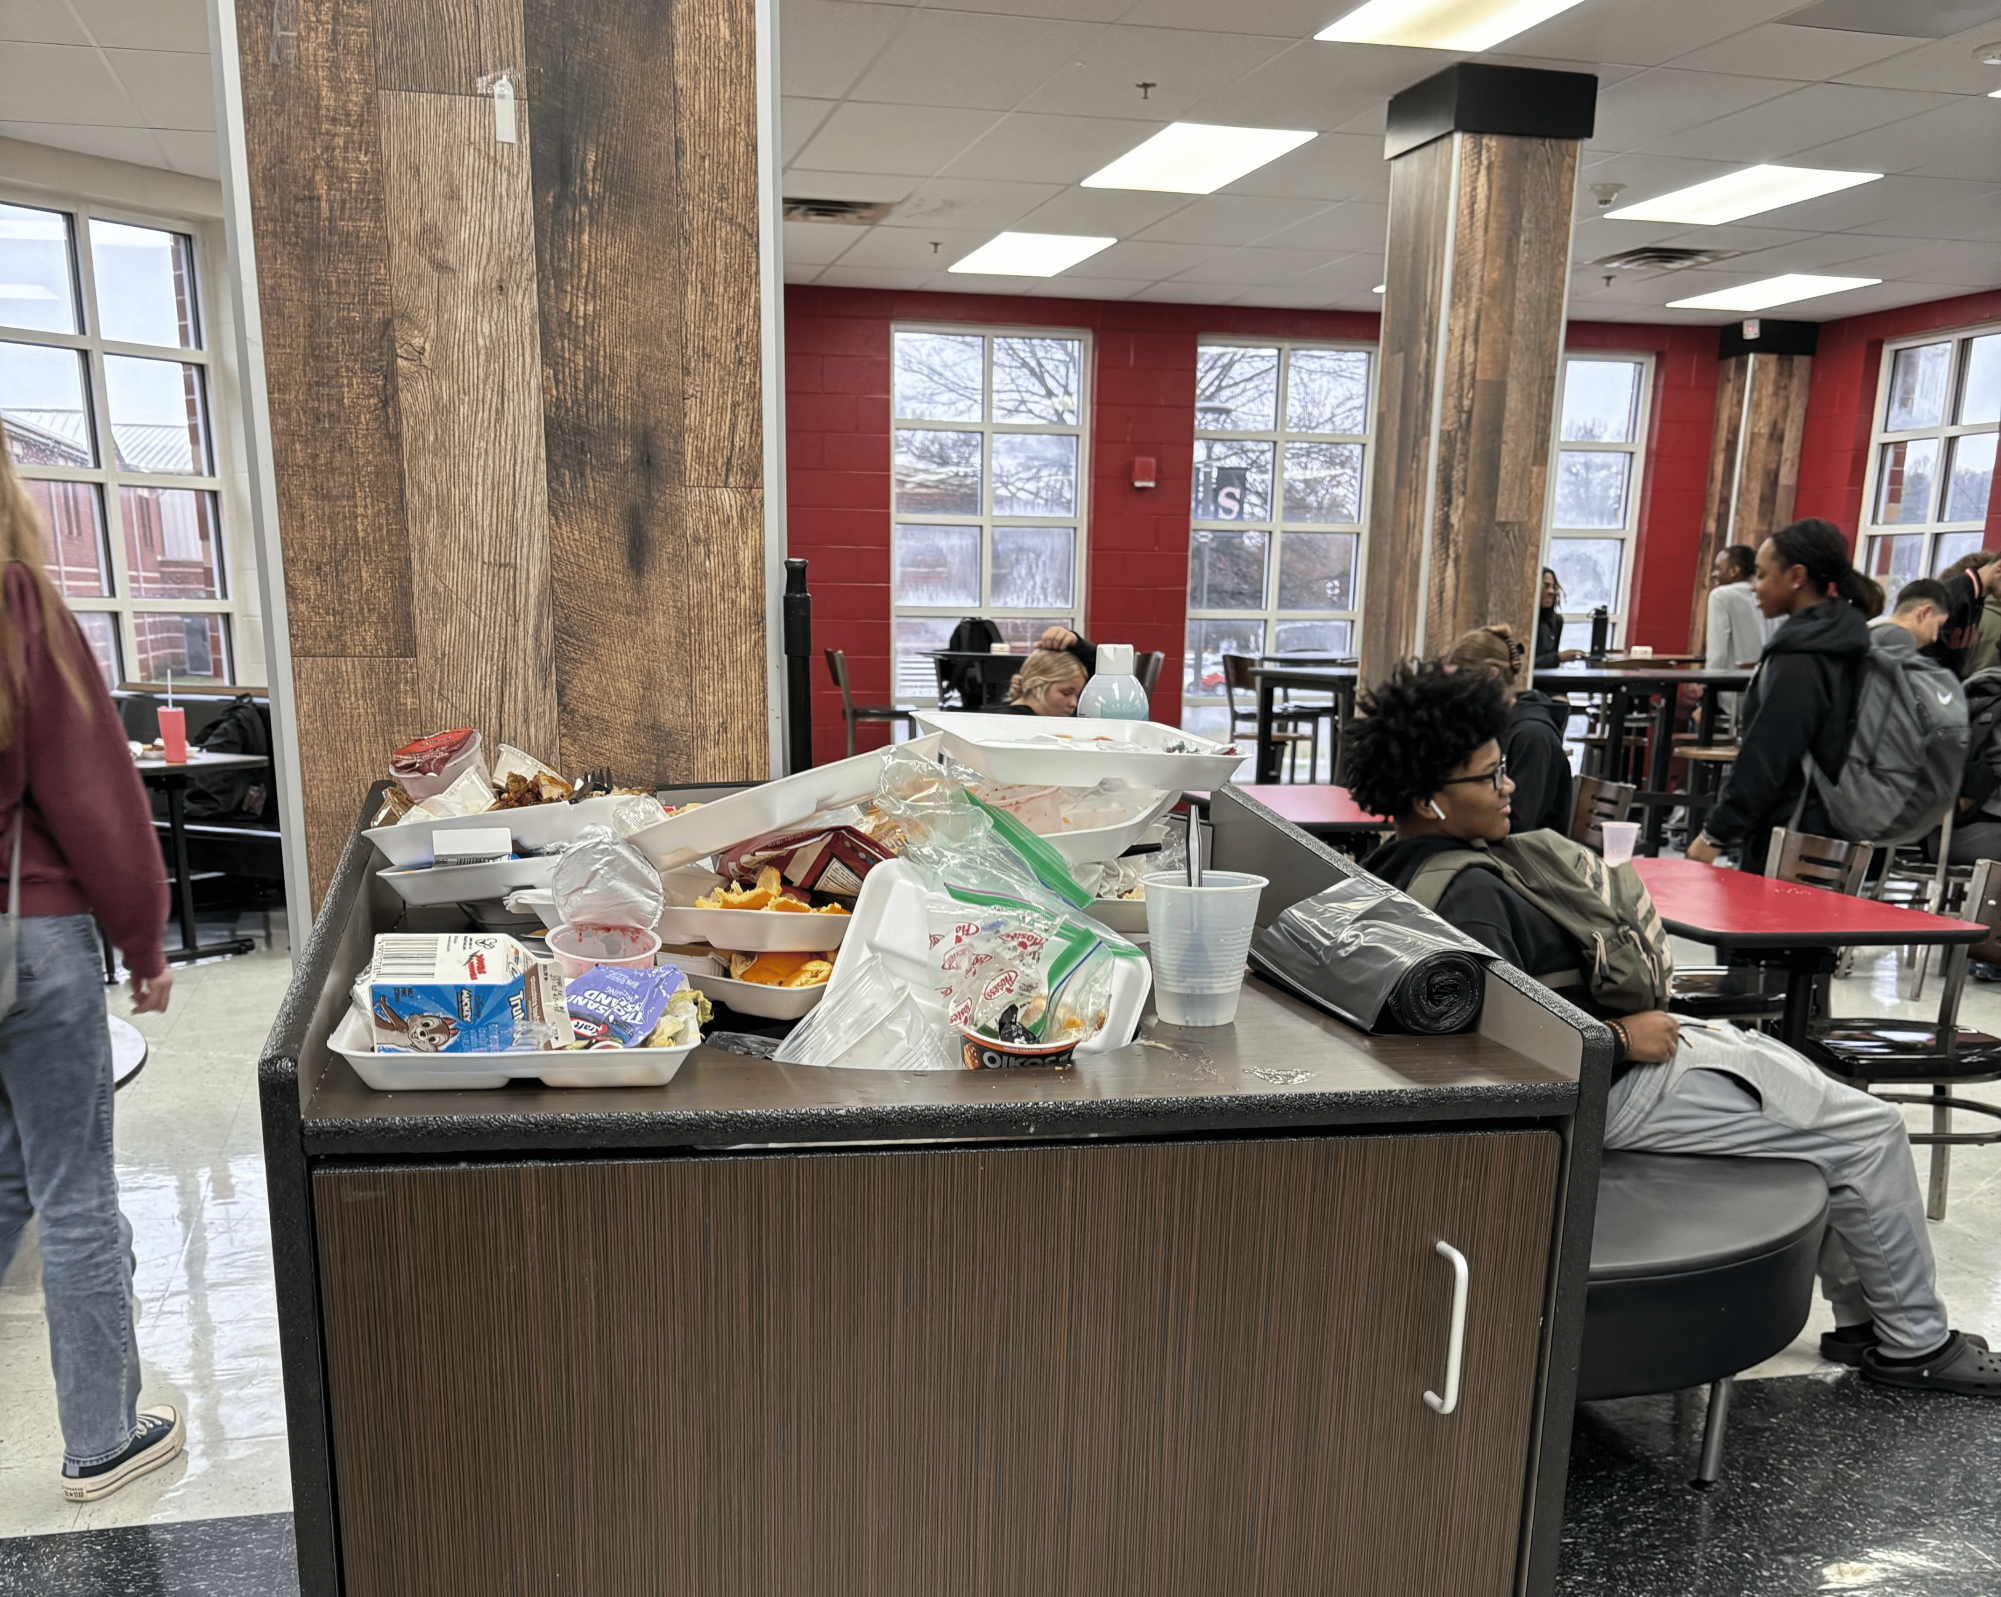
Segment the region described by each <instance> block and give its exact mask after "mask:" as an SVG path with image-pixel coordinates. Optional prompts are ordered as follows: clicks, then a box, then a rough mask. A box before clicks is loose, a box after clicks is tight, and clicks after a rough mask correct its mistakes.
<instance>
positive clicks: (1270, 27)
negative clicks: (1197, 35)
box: [1119, 0, 1342, 39]
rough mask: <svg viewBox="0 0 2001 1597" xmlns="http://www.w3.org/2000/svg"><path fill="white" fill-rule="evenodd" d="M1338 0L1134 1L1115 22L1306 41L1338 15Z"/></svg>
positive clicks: (1339, 2)
mask: <svg viewBox="0 0 2001 1597" xmlns="http://www.w3.org/2000/svg"><path fill="white" fill-rule="evenodd" d="M1341 11H1342V3H1341V0H1229V3H1228V4H1226V5H1225V4H1218V3H1217V0H1135V3H1134V4H1133V5H1131V6H1130V7H1128V8H1127V9H1126V11H1125V12H1124V13H1122V14H1121V16H1120V17H1119V21H1120V22H1122V23H1126V24H1128V25H1131V26H1135V27H1145V28H1198V29H1202V30H1204V31H1209V32H1216V33H1255V34H1260V35H1263V36H1265V37H1267V38H1274V39H1310V38H1312V37H1313V36H1314V34H1316V33H1318V32H1319V31H1320V30H1321V29H1322V28H1324V27H1326V26H1327V24H1328V22H1329V20H1331V19H1332V18H1334V17H1336V16H1339V15H1340V14H1341Z"/></svg>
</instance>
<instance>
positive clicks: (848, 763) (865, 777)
mask: <svg viewBox="0 0 2001 1597" xmlns="http://www.w3.org/2000/svg"><path fill="white" fill-rule="evenodd" d="M897 747H899V748H903V749H907V750H909V752H911V753H912V754H916V755H918V756H920V757H922V758H924V759H934V758H936V756H937V753H938V739H937V738H936V737H935V736H933V737H921V738H913V739H912V740H911V741H910V742H908V743H903V744H898V745H897ZM888 754H889V750H888V749H876V750H873V751H871V752H870V753H867V754H857V755H856V756H855V757H854V758H853V759H851V760H837V761H835V762H834V763H833V764H832V765H818V766H815V767H814V768H813V769H812V770H810V771H801V772H800V773H799V774H798V775H797V776H785V777H780V778H779V779H778V780H777V781H775V782H761V783H759V784H758V785H757V786H756V787H751V788H745V789H744V790H743V791H742V792H741V793H732V794H730V795H729V796H728V797H727V798H719V799H717V800H715V801H714V802H713V803H709V804H704V805H702V806H701V807H700V808H699V809H693V810H690V811H688V813H687V814H685V815H670V816H668V817H667V818H666V819H665V820H660V821H655V822H654V823H653V825H651V826H649V827H646V828H644V829H643V830H641V831H637V832H634V833H633V834H632V836H631V838H630V839H629V841H630V842H631V844H632V846H633V847H634V848H636V849H638V850H639V852H640V853H642V854H644V855H645V856H646V857H647V858H648V859H649V860H651V861H652V862H653V863H654V865H656V866H657V867H658V868H660V869H661V870H668V869H671V868H672V867H674V866H676V865H685V864H687V863H688V862H689V861H690V860H698V859H702V858H705V857H706V856H708V855H710V854H717V853H720V852H721V851H722V850H724V849H726V848H728V847H730V846H731V845H732V844H734V843H742V842H747V841H748V840H749V839H751V838H753V837H760V836H762V835H763V834H764V833H766V832H775V831H777V830H778V829H779V828H780V827H781V826H796V825H798V824H799V822H801V821H803V820H806V819H807V818H808V817H810V816H813V815H817V814H818V813H819V812H820V811H821V810H831V809H837V808H839V807H840V806H841V805H843V804H858V803H860V802H861V801H862V800H864V799H867V798H870V797H872V796H873V795H874V793H875V786H876V782H877V780H878V779H879V778H880V777H881V775H882V767H883V761H884V760H885V758H886V757H887V756H888ZM1231 768H1232V769H1235V765H1234V763H1233V764H1232V767H1231ZM734 946H736V947H739V948H750V947H753V946H755V947H763V946H765V945H763V944H755V945H753V944H749V943H739V944H736V945H734Z"/></svg>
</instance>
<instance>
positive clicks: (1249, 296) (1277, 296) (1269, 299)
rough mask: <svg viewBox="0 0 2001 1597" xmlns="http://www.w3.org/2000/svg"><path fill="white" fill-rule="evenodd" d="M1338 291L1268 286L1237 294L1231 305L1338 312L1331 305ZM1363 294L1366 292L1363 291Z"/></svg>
mask: <svg viewBox="0 0 2001 1597" xmlns="http://www.w3.org/2000/svg"><path fill="white" fill-rule="evenodd" d="M1338 292H1339V290H1336V289H1332V288H1329V287H1328V286H1327V285H1326V284H1322V285H1321V286H1319V287H1318V288H1301V287H1299V286H1298V285H1297V284H1296V283H1279V284H1270V285H1267V286H1264V287H1261V288H1255V289H1251V290H1250V291H1248V292H1246V293H1242V294H1238V295H1237V296H1236V297H1235V298H1233V299H1232V300H1231V301H1230V303H1231V304H1232V305H1266V306H1269V307H1271V308H1272V309H1274V310H1295V311H1318V310H1339V309H1341V307H1340V306H1338V305H1336V304H1334V303H1333V300H1334V296H1335V295H1336V294H1337V293H1338ZM1363 292H1364V293H1367V292H1368V290H1366V289H1364V290H1363Z"/></svg>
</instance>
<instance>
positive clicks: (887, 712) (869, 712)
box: [827, 649, 917, 759]
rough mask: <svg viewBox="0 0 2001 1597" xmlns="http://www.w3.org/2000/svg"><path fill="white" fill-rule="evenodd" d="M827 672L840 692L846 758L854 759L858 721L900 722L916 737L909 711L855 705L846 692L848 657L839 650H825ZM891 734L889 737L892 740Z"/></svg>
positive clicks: (875, 705)
mask: <svg viewBox="0 0 2001 1597" xmlns="http://www.w3.org/2000/svg"><path fill="white" fill-rule="evenodd" d="M827 670H828V671H829V672H830V673H831V674H832V676H833V678H834V686H835V687H837V688H839V689H840V690H841V719H842V720H844V721H845V722H847V726H848V758H849V759H853V758H854V757H855V723H856V722H858V721H885V722H888V723H890V724H891V725H894V724H896V723H898V722H901V723H902V724H903V725H904V726H906V727H908V728H909V729H910V735H911V736H912V737H915V736H916V735H917V717H916V716H914V715H912V714H911V713H910V711H908V710H905V709H900V708H898V707H897V706H896V705H894V704H857V703H855V696H854V694H853V693H851V692H849V691H848V657H847V655H846V654H845V653H844V652H843V651H842V650H840V649H829V650H827ZM894 736H895V734H894V733H892V734H891V737H892V738H894Z"/></svg>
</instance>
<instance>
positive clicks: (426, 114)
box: [237, 0, 767, 901]
mask: <svg viewBox="0 0 2001 1597" xmlns="http://www.w3.org/2000/svg"><path fill="white" fill-rule="evenodd" d="M281 11H282V12H283V13H284V22H285V31H283V32H274V25H273V21H272V18H273V15H274V13H273V12H272V9H271V7H270V6H269V5H268V4H266V3H264V0H237V29H238V40H239V55H240V60H241V73H242V80H243V103H244V123H245V128H244V133H245V144H246V148H247V154H248V166H249V171H248V176H249V184H250V192H251V212H252V226H253V232H254V236H255V243H256V253H257V263H258V286H259V291H260V298H261V300H262V309H263V337H264V349H265V357H266V378H267V383H268V386H269V391H270V412H271V428H272V435H273V436H272V454H273V461H274V467H275V475H276V492H277V499H278V509H279V528H278V532H279V536H280V539H281V543H282V548H283V554H284V565H285V582H286V598H287V604H288V609H289V613H290V639H289V642H290V648H291V652H292V657H293V670H294V683H295V705H296V717H297V724H298V738H299V747H300V754H301V766H302V771H303V782H302V790H303V793H302V796H303V800H304V808H305V814H306V834H307V836H306V844H307V858H308V871H309V874H310V878H311V882H312V884H313V885H312V892H313V896H314V899H315V901H317V898H318V895H319V893H320V891H321V890H322V888H323V887H324V885H325V883H326V881H327V880H328V878H329V876H330V875H331V872H332V869H333V864H334V861H335V859H336V858H337V855H338V852H339V849H340V847H341V845H342V843H343V841H344V839H345V835H346V832H347V829H348V827H349V826H350V825H351V824H352V821H353V816H354V813H355V810H356V808H357V807H358V806H359V804H360V802H361V798H362V795H363V793H364V792H365V791H366V789H367V786H368V784H369V783H370V782H371V781H373V780H375V779H376V778H378V777H379V776H381V775H382V774H384V773H385V771H386V769H387V761H388V757H389V753H390V751H391V750H392V749H393V748H395V747H396V746H397V745H398V744H399V743H402V742H406V741H408V740H409V739H411V738H413V737H416V736H418V735H420V734H423V733H426V732H434V731H439V730H442V729H443V728H446V727H451V726H471V727H475V728H477V729H479V730H480V731H481V732H482V733H484V734H485V736H486V738H487V739H488V742H489V745H491V744H493V743H495V742H499V741H506V742H509V743H514V744H517V745H519V746H521V747H523V748H525V749H527V750H529V751H530V752H531V753H534V754H536V755H538V756H540V757H541V758H543V759H546V760H550V761H552V762H556V763H558V764H560V765H561V766H562V768H563V769H564V770H565V771H567V772H569V773H571V774H576V773H578V772H581V771H583V770H585V769H609V770H610V771H611V772H612V773H613V775H614V776H615V777H616V778H617V779H618V780H620V781H622V782H633V783H645V784H651V783H657V782H666V781H702V780H716V781H723V780H752V779H756V778H761V777H763V776H764V775H766V774H767V772H766V750H767V741H766V738H767V734H766V711H765V692H766V670H765V650H764V620H765V618H764V587H765V584H764V546H763V521H764V511H763V495H764V484H763V480H762V449H763V445H762V435H761V397H762V396H761V391H760V343H759V336H758V314H759V305H758V214H757V184H756V162H757V149H756V125H757V124H756V89H755V71H754V47H755V33H754V23H753V8H752V0H699V3H697V0H668V3H665V4H662V5H658V6H633V5H631V4H629V3H627V0H566V3H565V4H562V5H556V4H554V3H553V0H298V3H297V4H296V5H294V6H288V7H284V8H281ZM503 76H504V78H505V80H506V83H507V87H508V89H509V90H510V91H511V93H512V96H513V114H512V118H511V120H512V138H511V139H510V138H509V137H507V134H508V131H509V129H508V127H507V125H506V124H507V121H508V118H507V116H506V114H505V110H504V107H503V106H502V105H501V104H499V103H498V102H497V101H496V99H495V97H494V91H495V84H496V82H497V81H498V80H500V79H501V78H502V77H503Z"/></svg>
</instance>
